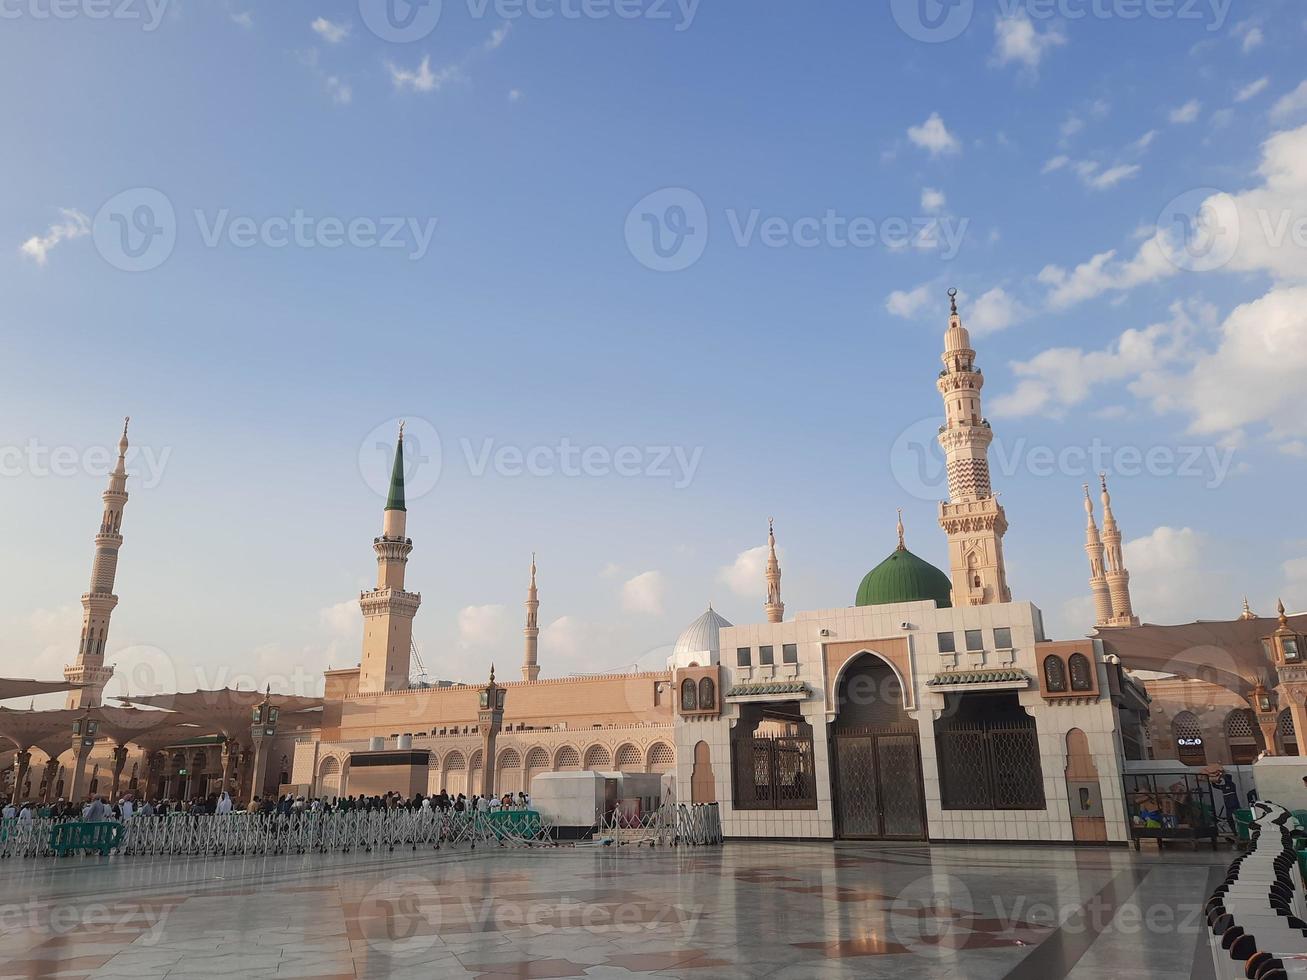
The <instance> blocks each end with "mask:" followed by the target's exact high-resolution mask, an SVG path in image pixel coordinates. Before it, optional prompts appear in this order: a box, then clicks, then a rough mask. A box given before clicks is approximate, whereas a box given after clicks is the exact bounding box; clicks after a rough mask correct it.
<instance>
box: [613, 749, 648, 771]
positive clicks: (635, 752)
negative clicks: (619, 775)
mask: <svg viewBox="0 0 1307 980" xmlns="http://www.w3.org/2000/svg"><path fill="white" fill-rule="evenodd" d="M613 768H614V769H616V770H618V771H619V772H639V771H640V770H641V769H643V768H644V757H643V756H642V755H641V754H640V750H639V749H637V748H636V747H635V746H634V745H632V744H631V743H630V742H624V743H623V744H622V745H620V746H618V748H617V754H616V755H615V756H613Z"/></svg>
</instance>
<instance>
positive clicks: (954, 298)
mask: <svg viewBox="0 0 1307 980" xmlns="http://www.w3.org/2000/svg"><path fill="white" fill-rule="evenodd" d="M948 301H949V305H950V306H951V307H952V310H950V313H951V314H952V315H953V316H957V315H958V290H957V287H956V286H955V287H953V288H952V289H950V290H949V291H948Z"/></svg>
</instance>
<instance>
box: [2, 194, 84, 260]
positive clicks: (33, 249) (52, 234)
mask: <svg viewBox="0 0 1307 980" xmlns="http://www.w3.org/2000/svg"><path fill="white" fill-rule="evenodd" d="M59 213H60V214H61V215H63V220H62V221H56V222H55V223H54V224H52V225H51V226H50V227H49V228H47V229H46V232H45V234H44V235H33V236H32V237H31V238H29V239H28V240H27V241H25V242H23V244H22V245H20V246H19V250H20V251H21V252H22V253H23V254H24V255H26V256H27V257H28V258H30V259H32V260H33V261H35V262H36V264H37V265H45V263H46V261H47V260H48V258H49V256H50V252H51V250H52V249H53V248H54V247H55V246H56V245H58V244H59V243H60V242H66V241H72V240H73V239H74V238H81V237H82V236H83V235H89V234H90V233H91V219H90V218H88V217H87V216H86V215H84V214H82V212H80V211H78V210H77V209H76V208H60V209H59Z"/></svg>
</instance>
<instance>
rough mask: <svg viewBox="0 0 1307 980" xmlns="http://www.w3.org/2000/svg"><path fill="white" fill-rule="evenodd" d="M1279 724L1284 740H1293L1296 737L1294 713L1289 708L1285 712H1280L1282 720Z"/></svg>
mask: <svg viewBox="0 0 1307 980" xmlns="http://www.w3.org/2000/svg"><path fill="white" fill-rule="evenodd" d="M1278 724H1279V726H1280V735H1281V736H1283V737H1284V738H1293V736H1294V730H1293V713H1292V712H1290V711H1289V709H1288V708H1285V709H1284V710H1283V711H1281V712H1280V718H1279V721H1278Z"/></svg>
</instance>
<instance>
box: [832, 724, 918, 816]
mask: <svg viewBox="0 0 1307 980" xmlns="http://www.w3.org/2000/svg"><path fill="white" fill-rule="evenodd" d="M831 742H832V745H833V747H834V750H835V751H834V757H835V758H834V769H835V794H834V795H835V821H836V833H837V834H838V835H839V836H840V837H843V838H846V839H853V840H925V839H926V811H925V805H924V801H923V798H922V787H921V752H920V748H919V745H918V740H917V732H916V730H915V728H907V727H903V728H894V729H888V730H879V731H873V730H870V729H844V730H836V732H835V736H834V738H833V739H832V740H831Z"/></svg>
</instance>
